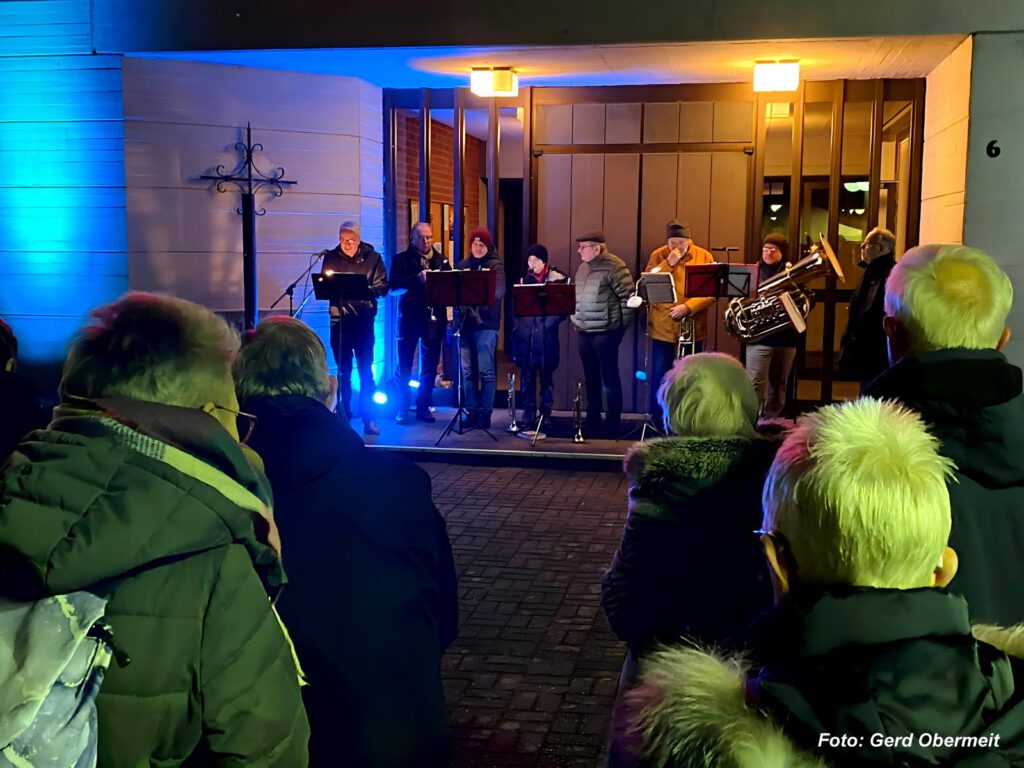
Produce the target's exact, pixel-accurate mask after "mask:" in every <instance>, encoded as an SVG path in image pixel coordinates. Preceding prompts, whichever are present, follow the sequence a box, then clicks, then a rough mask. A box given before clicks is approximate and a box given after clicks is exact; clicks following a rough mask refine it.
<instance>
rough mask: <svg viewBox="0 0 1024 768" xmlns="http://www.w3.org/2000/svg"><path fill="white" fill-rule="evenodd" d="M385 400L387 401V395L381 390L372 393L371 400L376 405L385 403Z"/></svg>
mask: <svg viewBox="0 0 1024 768" xmlns="http://www.w3.org/2000/svg"><path fill="white" fill-rule="evenodd" d="M387 401H388V396H387V395H385V394H384V393H383V392H374V393H373V402H375V403H376V404H377V405H384V404H386V403H387Z"/></svg>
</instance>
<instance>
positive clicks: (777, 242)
mask: <svg viewBox="0 0 1024 768" xmlns="http://www.w3.org/2000/svg"><path fill="white" fill-rule="evenodd" d="M761 245H774V246H775V247H776V248H778V249H779V253H781V254H782V258H784V259H785V258H788V256H789V240H787V239H786V238H785V237H784V236H783V235H780V234H778V233H777V232H773V233H772V234H770V235H766V236H765V238H764V240H763V241H762V242H761Z"/></svg>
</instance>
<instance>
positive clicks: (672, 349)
mask: <svg viewBox="0 0 1024 768" xmlns="http://www.w3.org/2000/svg"><path fill="white" fill-rule="evenodd" d="M677 347H678V344H673V343H672V342H671V341H659V340H658V339H651V378H649V379H648V382H649V384H650V389H651V392H650V395H651V398H650V408H651V420H652V421H653V422H654V423H655V425H657V426H658V428H659V429H660V428H661V426H662V419H663V414H662V412H661V404H660V403H659V402H658V390H659V389H660V388H661V380H662V379H664V378H665V374H666V373H668V372H669V371H670V370H672V366H673V365H675V362H676V349H677ZM693 351H694V353H697V352H703V351H704V342H703V341H698V342H696V343H695V344H694V345H693Z"/></svg>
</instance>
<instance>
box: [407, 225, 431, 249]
mask: <svg viewBox="0 0 1024 768" xmlns="http://www.w3.org/2000/svg"><path fill="white" fill-rule="evenodd" d="M409 242H410V243H412V247H413V248H415V249H416V250H417V251H419V252H420V253H422V254H423V255H424V256H426V255H427V254H428V253H430V252H431V251H432V250H433V249H434V228H433V227H431V226H430V222H428V221H417V222H416V223H415V224H413V225H412V231H410V232H409Z"/></svg>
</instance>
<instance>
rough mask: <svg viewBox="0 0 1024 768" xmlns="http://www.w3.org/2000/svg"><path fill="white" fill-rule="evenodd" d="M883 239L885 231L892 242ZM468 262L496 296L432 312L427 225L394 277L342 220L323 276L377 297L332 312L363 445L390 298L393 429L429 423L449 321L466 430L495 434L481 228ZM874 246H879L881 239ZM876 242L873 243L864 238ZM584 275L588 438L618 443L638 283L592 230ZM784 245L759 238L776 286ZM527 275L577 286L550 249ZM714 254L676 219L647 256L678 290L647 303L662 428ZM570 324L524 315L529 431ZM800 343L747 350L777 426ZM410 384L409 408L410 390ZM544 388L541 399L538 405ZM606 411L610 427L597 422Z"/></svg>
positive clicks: (334, 342) (516, 353)
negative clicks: (695, 288) (363, 282)
mask: <svg viewBox="0 0 1024 768" xmlns="http://www.w3.org/2000/svg"><path fill="white" fill-rule="evenodd" d="M886 234H887V233H886ZM468 239H469V249H470V254H469V255H468V256H467V257H466V258H465V259H463V260H462V261H461V262H459V263H458V264H456V265H455V268H456V269H459V270H493V271H494V272H495V275H496V290H495V294H494V299H493V302H492V303H490V304H487V305H477V306H464V307H455V308H454V311H453V313H452V315H451V317H449V314H448V310H447V308H445V307H433V306H431V305H430V304H428V301H427V293H426V284H427V275H428V274H429V273H431V272H436V271H446V270H450V269H451V268H452V267H451V265H450V263H449V261H448V260H447V258H446V257H445V256H444V255H443V254H442V253H441V252H440V251H439V250H438V249H437V248H435V246H434V232H433V229H432V227H431V225H430V223H429V222H423V221H421V222H418V223H416V224H415V225H414V226H413V227H412V230H411V232H410V237H409V247H408V248H407V249H406V250H404V251H402V252H401V253H397V254H396V255H395V257H394V259H393V261H392V264H391V272H390V275H388V276H386V275H385V268H384V261H383V259H382V258H381V256H380V254H379V253H377V252H376V251H375V250H374V249H373V247H372V246H370V245H369V244H368V243H365V242H363V241H362V240H361V239H360V237H359V228H358V226H357V224H356V223H354V222H351V221H346V222H345V223H344V224H342V226H341V228H340V231H339V244H338V247H337V248H335V249H333V250H331V251H329V252H327V254H326V256H325V261H324V269H325V271H327V270H331V271H334V272H349V273H358V274H363V275H365V276H366V279H367V283H368V285H369V287H370V296H371V298H370V299H368V300H361V301H344V300H338V301H335V302H332V303H331V307H330V312H331V321H332V322H331V346H332V349H333V350H334V353H335V357H336V361H337V365H338V378H339V398H340V401H339V407H342V408H344V409H345V412H346V413H347V415H348V416H349V418H350V419H351V418H352V417H353V416H354V415H355V414H354V413H353V410H352V402H351V401H352V385H351V377H352V369H353V358H354V359H355V367H356V368H357V369H358V372H359V378H360V399H359V403H358V413H359V416H360V418H361V419H362V422H363V431H364V433H365V434H367V435H376V434H379V433H380V430H379V428H378V426H377V424H376V422H375V421H374V418H373V410H372V403H371V399H370V398H371V397H372V393H373V392H374V391H375V385H374V382H373V371H372V367H371V366H372V362H373V346H374V344H373V342H374V339H373V323H374V318H375V316H376V313H377V300H378V299H379V298H381V297H383V296H384V295H386V294H387V293H388V292H389V291H390V293H391V294H392V295H398V296H399V321H398V331H399V332H398V380H399V383H400V385H399V387H398V390H399V402H398V409H397V417H396V421H397V423H399V424H409V423H411V422H412V421H413V420H414V419H415V420H418V421H421V422H426V423H433V422H434V421H435V417H434V415H433V412H432V411H433V408H432V395H433V389H434V383H435V377H436V372H437V369H438V364H439V361H440V358H441V351H442V348H443V346H444V342H445V337H446V330H447V328H448V325H449V319H451V320H453V325H454V327H455V328H457V330H458V333H459V337H460V343H459V356H460V360H459V365H460V366H461V372H462V385H463V387H464V395H463V398H464V400H463V403H462V405H463V409H464V410H463V415H462V420H463V423H462V427H463V428H465V429H472V428H483V429H487V428H489V427H490V426H491V414H492V410H493V406H494V397H495V392H496V386H497V373H496V364H495V350H496V348H497V343H498V331H499V327H500V324H501V302H502V299H503V298H504V297H505V293H506V285H505V283H506V281H505V269H504V265H503V264H502V262H501V260H500V258H499V257H498V255H497V253H496V252H495V249H494V243H493V240H492V238H491V234H490V233H489V232H488V231H487V230H486V229H483V228H478V229H474V230H473V231H472V232H470V233H469V238H468ZM876 239H877V237H876ZM868 240H870V237H869V238H868ZM576 244H577V251H578V253H579V256H580V265H579V267H578V268H577V270H576V273H575V275H573V276H572V278H573V279H572V281H571V282H573V283H574V285H575V299H576V305H575V312H573V314H572V315H571V316H570V320H571V323H572V326H573V327H574V328H575V330H576V332H577V334H578V338H579V355H580V362H581V364H582V367H583V379H584V386H585V389H586V417H585V419H584V420H583V424H582V426H583V429H585V430H586V431H587V432H588V433H589V434H594V433H602V434H605V435H609V436H612V435H616V434H618V432H619V428H620V420H621V417H622V405H623V395H622V380H621V378H620V374H619V346H620V345H621V343H622V339H623V337H624V335H625V332H626V329H627V327H628V326H629V325H630V323H631V322H632V320H633V315H634V309H633V308H632V307H631V306H630V304H632V303H633V302H629V299H630V297H631V296H634V295H635V293H636V289H635V287H634V282H633V277H632V275H631V274H630V271H629V268H628V267H627V266H626V264H625V263H624V262H623V261H622V259H620V258H619V257H618V256H616V255H615V254H613V253H612V252H611V251H609V250H608V246H607V243H606V242H605V236H604V234H603V233H602V232H600V231H597V230H595V231H590V232H585V233H583V234H581V235H580V236H579V237H577V238H576ZM788 248H789V244H788V243H787V241H786V239H785V238H784V237H783V236H782V235H779V234H769V235H767V236H766V237H765V238H764V241H763V246H762V249H761V258H760V261H759V274H760V280H761V281H762V282H763V281H764V280H766V279H768V278H770V277H772V276H774V275H775V274H777V273H778V272H779V271H780V270H782V269H783V268H784V266H785V264H786V259H787V257H788V256H789V253H788ZM526 255H527V272H526V274H525V275H524V276H523V278H522V279H521V280H520V282H521V283H522V284H527V285H536V284H540V283H568V282H570V276H569V275H567V274H565V273H563V272H561V271H559V270H558V269H557V268H555V267H553V266H551V265H550V264H549V263H548V251H547V248H545V246H543V245H541V244H535V245H531V246H530V247H529V248H528V249H527V254H526ZM713 261H714V258H713V257H712V255H711V254H710V253H709V252H708V251H707V250H705V249H704V248H702V247H700V246H698V245H697V244H695V243H694V242H693V239H692V237H691V233H690V229H689V227H688V226H687V225H686V224H684V223H680V222H679V221H676V220H672V221H669V222H668V223H667V224H666V231H665V244H664V245H662V246H660V247H658V248H656V249H655V250H654V251H653V252H652V253H651V254H650V257H649V258H648V261H647V265H646V267H645V268H644V270H643V272H644V273H658V272H661V273H669V274H671V275H672V282H673V285H674V287H675V294H676V296H677V300H676V302H675V303H671V302H669V303H652V304H649V307H648V312H647V328H648V335H649V339H650V360H649V362H650V370H649V372H647V373H648V374H649V379H648V380H649V381H650V387H649V390H650V413H651V415H652V417H653V419H654V423H655V424H658V425H660V424H661V423H662V414H661V413H660V406H659V404H658V398H657V391H658V386H659V384H660V382H661V381H662V379H663V377H664V375H665V373H666V372H668V370H669V369H670V368H671V367H672V365H673V363H674V361H675V360H676V358H677V357H679V356H681V355H682V354H683V345H682V344H681V343H680V340H681V334H682V335H683V336H685V337H686V338H687V339H688V344H687V348H686V353H692V352H700V351H702V349H703V346H704V340H705V338H706V329H707V310H708V308H709V306H711V304H712V301H713V300H712V299H710V298H704V297H687V295H686V284H685V280H684V275H685V270H686V267H687V266H688V265H700V264H709V263H712V262H713ZM564 319H565V316H564V315H551V316H544V317H517V318H516V321H515V326H514V330H513V332H512V339H513V346H512V357H513V361H514V362H515V364H516V365H517V366H518V368H519V369H520V372H521V375H520V389H519V392H518V398H519V405H520V407H521V408H522V411H523V417H522V421H523V423H524V424H526V425H530V424H532V423H534V422H535V421H536V419H537V417H538V416H544V417H549V416H550V415H551V410H552V407H553V403H554V383H553V374H554V371H555V369H556V368H557V367H558V363H559V360H560V353H559V340H558V328H559V325H560V323H561V322H562V321H563V320H564ZM797 341H798V335H797V332H796V331H795V330H794V329H792V328H789V329H784V330H781V331H779V332H777V333H774V334H772V335H769V336H767V337H765V338H762V339H759V340H758V341H757V342H756V343H752V344H749V345H748V346H747V350H746V366H747V373H748V375H749V376H750V378H751V380H752V381H753V383H754V388H755V391H756V392H757V395H758V398H759V401H760V409H761V410H760V414H761V416H763V417H774V416H778V415H780V414H781V413H782V410H783V408H784V406H785V398H786V383H787V380H788V378H789V375H790V371H791V369H792V366H793V361H794V358H795V356H796V348H797ZM417 349H418V351H419V372H418V375H417V376H416V378H415V379H413V360H414V358H415V355H416V352H417ZM411 381H415V382H416V383H417V384H414V385H413V386H414V387H415V389H416V394H415V405H414V407H413V402H412V397H411V393H410V387H409V384H410V382H411ZM538 385H539V397H538ZM602 405H604V406H605V407H604V409H603V418H602Z"/></svg>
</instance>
